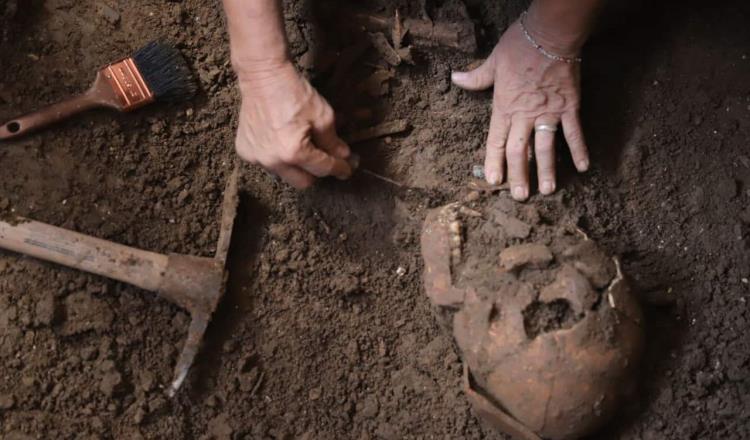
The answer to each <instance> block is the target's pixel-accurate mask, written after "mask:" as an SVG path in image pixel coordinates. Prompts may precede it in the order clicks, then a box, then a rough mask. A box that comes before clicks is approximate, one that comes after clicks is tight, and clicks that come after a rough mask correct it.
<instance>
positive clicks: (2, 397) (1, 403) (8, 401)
mask: <svg viewBox="0 0 750 440" xmlns="http://www.w3.org/2000/svg"><path fill="white" fill-rule="evenodd" d="M15 405H16V398H15V397H13V396H12V395H9V394H0V410H8V409H13V407H14V406H15Z"/></svg>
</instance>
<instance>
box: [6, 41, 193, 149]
mask: <svg viewBox="0 0 750 440" xmlns="http://www.w3.org/2000/svg"><path fill="white" fill-rule="evenodd" d="M197 89H198V86H197V83H196V81H195V79H194V77H193V75H192V73H191V72H190V69H189V68H188V66H187V63H186V62H185V59H184V58H183V57H182V55H181V54H180V52H179V51H178V50H177V49H175V48H174V47H172V46H170V45H169V44H166V43H163V42H159V41H152V42H151V43H149V44H147V45H145V46H144V47H142V48H141V49H139V50H138V51H136V52H135V53H134V54H133V56H131V57H128V58H124V59H122V60H119V61H116V62H114V63H111V64H109V65H107V66H105V67H104V68H102V69H101V70H100V71H99V72H98V73H97V75H96V79H95V80H94V83H93V84H92V86H91V87H90V88H89V89H88V90H87V91H86V92H84V93H83V94H81V95H78V96H74V97H72V98H69V99H67V100H65V101H62V102H58V103H57V104H52V105H50V106H47V107H44V108H42V109H39V110H37V111H35V112H32V113H28V114H26V115H23V116H19V117H17V118H15V119H12V120H10V121H8V122H6V123H4V124H3V125H0V140H8V139H13V138H16V137H19V136H22V135H25V134H28V133H31V132H32V131H35V130H38V129H40V128H43V127H46V126H48V125H50V124H53V123H56V122H59V121H62V120H63V119H67V118H69V117H71V116H73V115H76V114H78V113H81V112H84V111H86V110H89V109H93V108H99V107H108V108H112V109H115V110H119V111H121V112H129V111H132V110H135V109H138V108H141V107H143V106H144V105H147V104H151V103H152V102H155V101H160V102H177V101H182V100H186V99H190V98H192V97H193V96H194V95H195V93H196V91H197Z"/></svg>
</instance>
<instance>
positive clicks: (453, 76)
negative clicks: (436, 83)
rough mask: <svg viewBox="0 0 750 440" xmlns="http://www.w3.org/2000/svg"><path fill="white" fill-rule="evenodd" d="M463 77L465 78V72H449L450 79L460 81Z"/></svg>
mask: <svg viewBox="0 0 750 440" xmlns="http://www.w3.org/2000/svg"><path fill="white" fill-rule="evenodd" d="M464 78H466V73H464V72H451V80H452V81H453V82H456V81H461V80H462V79H464Z"/></svg>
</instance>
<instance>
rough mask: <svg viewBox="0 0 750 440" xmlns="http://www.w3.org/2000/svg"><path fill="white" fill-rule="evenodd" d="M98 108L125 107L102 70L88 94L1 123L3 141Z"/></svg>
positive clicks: (120, 108) (1, 138)
mask: <svg viewBox="0 0 750 440" xmlns="http://www.w3.org/2000/svg"><path fill="white" fill-rule="evenodd" d="M96 107H110V108H115V109H118V110H122V108H123V103H122V100H121V99H120V97H119V94H118V93H117V92H116V91H115V90H114V89H113V88H112V85H111V83H110V82H109V81H108V80H107V78H106V77H105V73H104V72H102V71H100V72H99V73H98V74H97V76H96V80H95V81H94V84H93V85H92V86H91V88H90V89H88V90H87V91H86V92H85V93H83V94H81V95H78V96H75V97H72V98H69V99H67V100H65V101H62V102H58V103H57V104H52V105H50V106H47V107H44V108H42V109H40V110H37V111H35V112H31V113H28V114H26V115H23V116H20V117H18V118H15V119H13V120H10V121H8V122H6V123H5V124H3V125H1V126H0V141H2V140H9V139H13V138H17V137H19V136H23V135H26V134H29V133H31V132H32V131H35V130H38V129H40V128H43V127H46V126H48V125H50V124H54V123H56V122H60V121H62V120H64V119H67V118H69V117H71V116H74V115H77V114H78V113H81V112H84V111H86V110H89V109H92V108H96Z"/></svg>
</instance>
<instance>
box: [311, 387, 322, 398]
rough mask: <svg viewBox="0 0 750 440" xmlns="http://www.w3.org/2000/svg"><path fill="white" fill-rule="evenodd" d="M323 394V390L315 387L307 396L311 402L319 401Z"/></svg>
mask: <svg viewBox="0 0 750 440" xmlns="http://www.w3.org/2000/svg"><path fill="white" fill-rule="evenodd" d="M322 394H323V390H322V389H321V388H320V387H315V388H313V389H311V390H310V392H309V393H308V394H307V397H308V398H309V399H310V400H313V401H314V400H318V399H320V396H321V395H322Z"/></svg>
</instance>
